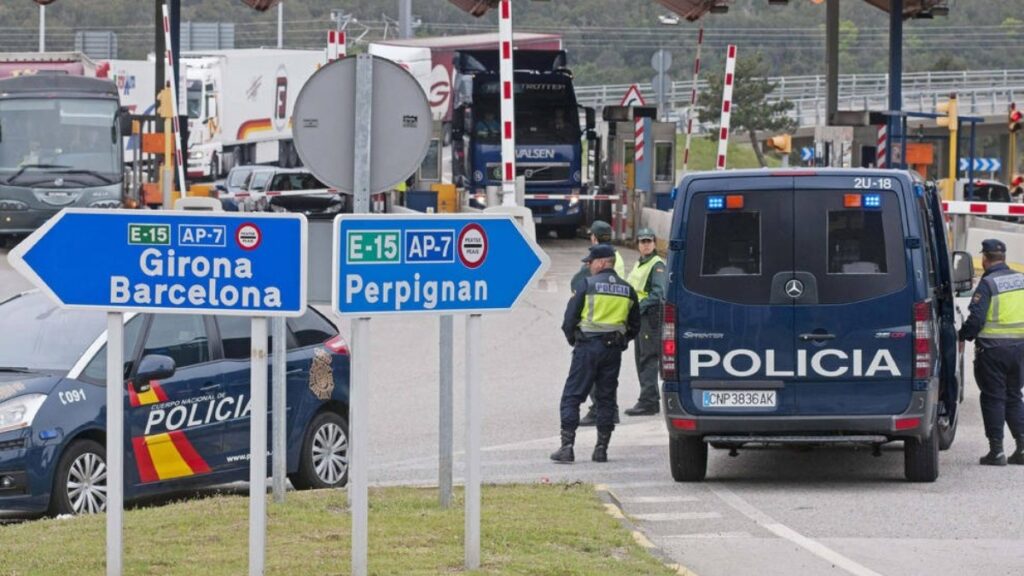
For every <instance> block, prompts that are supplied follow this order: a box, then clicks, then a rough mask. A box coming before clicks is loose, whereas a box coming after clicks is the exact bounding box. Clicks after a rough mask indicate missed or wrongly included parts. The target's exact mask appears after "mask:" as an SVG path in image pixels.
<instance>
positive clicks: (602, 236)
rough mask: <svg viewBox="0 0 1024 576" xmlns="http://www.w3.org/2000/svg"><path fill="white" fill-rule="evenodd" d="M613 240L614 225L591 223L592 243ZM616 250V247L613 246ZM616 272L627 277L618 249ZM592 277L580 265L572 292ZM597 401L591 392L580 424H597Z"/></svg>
mask: <svg viewBox="0 0 1024 576" xmlns="http://www.w3.org/2000/svg"><path fill="white" fill-rule="evenodd" d="M611 241H612V225H611V224H609V223H607V222H605V221H604V220H594V222H593V223H592V224H591V225H590V245H591V246H593V245H594V244H608V243H609V242H611ZM609 246H610V244H609ZM612 249H613V250H614V247H613V248H612ZM613 268H614V269H615V273H616V274H618V275H619V277H620V278H625V277H626V262H625V260H623V258H622V254H619V251H618V250H615V266H613ZM589 277H590V269H589V268H588V267H587V264H583V266H580V269H579V271H578V272H576V274H574V275H573V277H572V280H570V281H569V288H570V289H571V290H572V293H573V294H575V293H577V292H579V291H580V290H584V289H586V282H587V278H589ZM596 403H597V401H596V400H594V393H593V392H591V393H590V406H588V407H587V415H586V416H584V417H583V419H582V420H580V426H593V425H594V424H597V413H596V412H594V405H595V404H596ZM615 423H616V424H618V423H619V413H618V412H617V411H616V412H615Z"/></svg>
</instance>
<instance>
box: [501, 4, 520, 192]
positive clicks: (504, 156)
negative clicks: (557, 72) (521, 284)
mask: <svg viewBox="0 0 1024 576" xmlns="http://www.w3.org/2000/svg"><path fill="white" fill-rule="evenodd" d="M498 12H499V15H498V56H499V58H500V62H499V67H498V78H499V80H500V82H501V125H502V135H501V164H502V179H501V192H502V196H503V199H502V204H503V205H505V206H515V205H516V182H515V180H516V126H515V120H516V113H515V94H514V92H515V90H513V89H512V85H513V66H512V2H511V0H501V9H500V10H499V11H498Z"/></svg>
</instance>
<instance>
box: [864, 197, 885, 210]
mask: <svg viewBox="0 0 1024 576" xmlns="http://www.w3.org/2000/svg"><path fill="white" fill-rule="evenodd" d="M864 207H865V208H881V207H882V195H881V194H865V195H864Z"/></svg>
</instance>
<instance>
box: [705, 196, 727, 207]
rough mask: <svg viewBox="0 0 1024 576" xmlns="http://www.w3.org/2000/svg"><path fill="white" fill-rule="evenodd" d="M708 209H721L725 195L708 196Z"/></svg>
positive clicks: (723, 205)
mask: <svg viewBox="0 0 1024 576" xmlns="http://www.w3.org/2000/svg"><path fill="white" fill-rule="evenodd" d="M707 208H708V210H721V209H722V208H725V196H708V200H707Z"/></svg>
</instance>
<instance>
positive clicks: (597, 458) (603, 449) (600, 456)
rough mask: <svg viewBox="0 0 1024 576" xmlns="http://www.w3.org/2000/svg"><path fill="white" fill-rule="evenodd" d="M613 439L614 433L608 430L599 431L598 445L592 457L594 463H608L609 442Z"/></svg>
mask: <svg viewBox="0 0 1024 576" xmlns="http://www.w3.org/2000/svg"><path fill="white" fill-rule="evenodd" d="M611 439H612V431H611V429H608V428H598V429H597V445H595V446H594V454H593V455H592V456H591V457H590V459H591V460H593V461H594V462H607V461H608V442H610V441H611Z"/></svg>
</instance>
